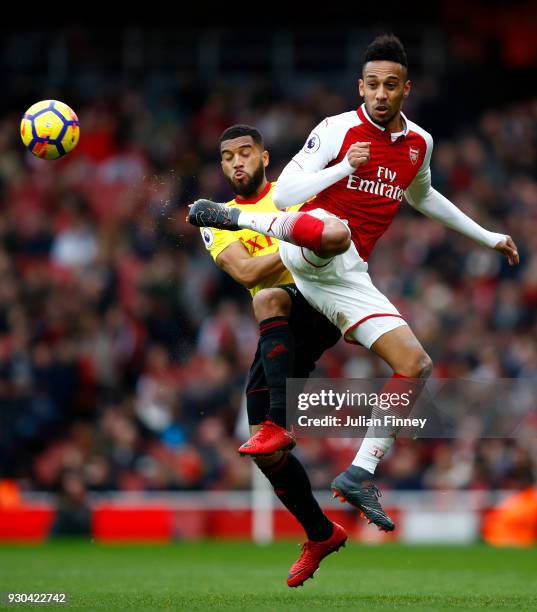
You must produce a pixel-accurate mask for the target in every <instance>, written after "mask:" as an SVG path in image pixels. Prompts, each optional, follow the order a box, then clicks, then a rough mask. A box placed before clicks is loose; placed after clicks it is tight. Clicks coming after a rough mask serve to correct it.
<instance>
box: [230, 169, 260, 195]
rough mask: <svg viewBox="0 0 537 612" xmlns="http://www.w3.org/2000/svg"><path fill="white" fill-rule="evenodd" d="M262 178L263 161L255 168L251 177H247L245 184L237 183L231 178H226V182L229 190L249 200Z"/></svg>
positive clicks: (254, 193) (255, 192)
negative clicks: (229, 187)
mask: <svg viewBox="0 0 537 612" xmlns="http://www.w3.org/2000/svg"><path fill="white" fill-rule="evenodd" d="M247 176H248V175H247ZM264 178H265V166H264V165H263V161H260V162H259V166H257V168H256V169H255V170H254V173H253V174H252V176H249V177H248V181H246V183H238V182H236V181H235V180H234V179H233V177H232V176H226V180H227V182H228V183H229V184H230V186H231V189H233V192H234V193H235V194H236V195H238V196H240V197H241V198H245V199H248V198H251V197H252V196H255V195H256V194H257V190H258V189H259V187H260V185H261V183H262V182H263V179H264Z"/></svg>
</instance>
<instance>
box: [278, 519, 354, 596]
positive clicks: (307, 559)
mask: <svg viewBox="0 0 537 612" xmlns="http://www.w3.org/2000/svg"><path fill="white" fill-rule="evenodd" d="M332 525H333V531H332V535H331V536H330V537H329V538H328V539H327V540H323V541H321V542H315V541H313V540H308V541H307V542H305V543H304V544H303V545H302V553H301V554H300V557H299V558H298V559H297V560H296V561H295V563H293V565H292V566H291V569H290V570H289V575H288V576H287V585H288V586H290V587H299V586H303V584H304V582H305V581H306V580H307V579H308V578H313V574H314V573H315V571H316V570H317V569H318V567H319V565H320V563H321V561H322V560H323V559H324V558H325V557H327V556H328V555H330V554H331V553H333V552H337V551H338V550H339V549H340V548H341V547H342V546H345V542H346V541H347V537H348V536H347V532H346V531H345V529H343V527H342V526H341V525H338V524H337V523H332Z"/></svg>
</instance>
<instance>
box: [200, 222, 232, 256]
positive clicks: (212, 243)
mask: <svg viewBox="0 0 537 612" xmlns="http://www.w3.org/2000/svg"><path fill="white" fill-rule="evenodd" d="M200 232H201V237H202V238H203V244H204V245H205V248H206V249H207V250H208V251H209V253H210V254H211V257H212V258H213V259H214V260H215V261H216V258H217V257H218V255H220V253H221V252H222V251H223V250H224V249H225V248H227V247H228V246H229V245H230V244H233V243H234V242H238V238H237V235H236V234H235V232H230V231H228V230H221V229H215V228H213V227H201V228H200Z"/></svg>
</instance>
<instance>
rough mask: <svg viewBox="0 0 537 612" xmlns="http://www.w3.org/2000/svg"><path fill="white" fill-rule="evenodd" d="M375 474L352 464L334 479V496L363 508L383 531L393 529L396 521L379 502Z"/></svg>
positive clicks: (370, 519) (366, 514) (360, 508)
mask: <svg viewBox="0 0 537 612" xmlns="http://www.w3.org/2000/svg"><path fill="white" fill-rule="evenodd" d="M372 479H373V474H371V472H368V471H367V470H365V469H364V468H361V467H358V466H356V465H351V466H350V467H349V468H348V469H347V470H345V471H344V472H342V473H341V474H340V475H339V476H337V477H336V478H334V480H333V481H332V492H333V494H334V497H339V498H340V500H341V501H342V502H344V501H346V502H349V503H350V504H352V505H353V506H355V507H356V508H358V509H359V510H361V512H362V514H363V515H364V516H365V518H367V519H368V520H369V522H370V523H375V525H377V526H378V528H379V529H380V530H381V531H393V530H394V529H395V523H394V522H393V521H392V519H391V518H390V517H389V516H388V515H387V514H386V512H384V510H383V508H382V506H381V505H380V502H379V497H380V496H381V493H380V491H379V490H378V489H377V487H376V486H375V485H374V484H373V482H372Z"/></svg>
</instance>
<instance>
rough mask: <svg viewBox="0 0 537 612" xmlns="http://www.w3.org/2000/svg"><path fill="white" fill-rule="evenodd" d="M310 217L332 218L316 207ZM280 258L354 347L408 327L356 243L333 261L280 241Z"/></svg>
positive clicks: (307, 296) (316, 306)
mask: <svg viewBox="0 0 537 612" xmlns="http://www.w3.org/2000/svg"><path fill="white" fill-rule="evenodd" d="M308 214H309V215H313V216H314V217H317V218H318V219H323V218H325V217H333V216H335V215H332V213H329V212H328V211H326V210H324V209H322V208H316V209H315V210H309V211H308ZM280 256H281V258H282V261H283V263H284V264H285V266H286V268H287V269H288V270H289V271H290V272H291V274H292V275H293V277H294V279H295V283H296V286H297V287H298V289H299V290H300V292H301V293H302V295H303V296H304V297H305V298H306V300H308V302H309V303H310V304H311V305H312V306H313V307H314V308H316V309H317V310H318V311H319V312H321V313H322V314H324V316H325V317H327V318H328V319H329V320H330V321H331V322H332V323H333V324H334V325H335V326H336V327H338V328H339V329H340V330H341V333H342V334H343V337H344V339H345V340H346V341H347V342H350V343H352V344H362V345H363V346H365V347H366V348H371V346H372V345H373V344H374V343H375V342H376V341H377V340H378V339H379V338H380V337H381V336H382V335H383V334H385V333H386V332H389V331H391V330H392V329H395V328H396V327H400V326H402V325H407V323H406V321H405V320H404V319H403V317H402V316H401V314H400V313H399V311H398V310H397V308H396V307H395V306H394V305H393V304H392V303H391V302H390V300H388V298H387V297H386V296H385V295H383V294H382V293H381V292H380V291H379V290H378V289H377V288H376V287H375V285H373V282H372V281H371V277H370V276H369V274H368V272H367V263H366V262H365V261H364V260H363V259H362V258H361V257H360V255H359V254H358V251H357V250H356V247H355V246H354V243H352V242H351V246H350V247H349V249H348V250H347V251H346V252H345V253H342V254H341V255H337V256H336V257H334V258H332V259H330V260H328V261H327V260H323V259H320V258H319V257H317V255H315V253H313V251H310V250H309V249H306V248H303V247H299V246H296V245H294V244H289V243H288V242H283V241H280Z"/></svg>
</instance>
